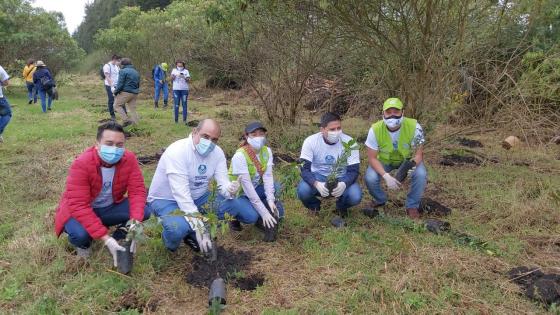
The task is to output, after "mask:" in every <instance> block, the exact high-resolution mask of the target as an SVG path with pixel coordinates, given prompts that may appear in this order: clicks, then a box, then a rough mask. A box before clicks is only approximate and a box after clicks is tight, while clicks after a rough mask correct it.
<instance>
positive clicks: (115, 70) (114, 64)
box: [103, 55, 121, 119]
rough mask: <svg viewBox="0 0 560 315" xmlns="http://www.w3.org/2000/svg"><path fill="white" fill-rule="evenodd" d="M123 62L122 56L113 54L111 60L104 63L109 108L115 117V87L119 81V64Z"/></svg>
mask: <svg viewBox="0 0 560 315" xmlns="http://www.w3.org/2000/svg"><path fill="white" fill-rule="evenodd" d="M120 63H121V57H120V56H118V55H113V57H112V58H111V61H109V62H108V63H106V64H105V65H103V74H104V75H105V80H104V83H105V91H106V92H107V108H108V109H109V114H111V118H112V119H115V109H114V107H113V103H114V102H115V96H114V94H113V93H114V92H115V87H116V86H117V82H118V81H119V70H120V69H119V65H120Z"/></svg>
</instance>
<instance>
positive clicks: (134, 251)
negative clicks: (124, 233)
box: [130, 240, 136, 254]
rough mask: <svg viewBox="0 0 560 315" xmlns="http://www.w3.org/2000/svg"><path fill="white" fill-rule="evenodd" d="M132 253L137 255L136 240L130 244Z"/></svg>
mask: <svg viewBox="0 0 560 315" xmlns="http://www.w3.org/2000/svg"><path fill="white" fill-rule="evenodd" d="M130 252H131V253H133V254H136V241H135V240H132V241H131V242H130Z"/></svg>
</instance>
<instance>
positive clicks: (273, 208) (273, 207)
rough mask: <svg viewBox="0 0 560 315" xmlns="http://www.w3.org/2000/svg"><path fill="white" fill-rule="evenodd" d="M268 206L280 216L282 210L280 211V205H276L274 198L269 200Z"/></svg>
mask: <svg viewBox="0 0 560 315" xmlns="http://www.w3.org/2000/svg"><path fill="white" fill-rule="evenodd" d="M268 207H269V208H270V211H271V212H272V213H274V214H275V215H276V217H280V212H279V211H278V207H276V202H274V200H268Z"/></svg>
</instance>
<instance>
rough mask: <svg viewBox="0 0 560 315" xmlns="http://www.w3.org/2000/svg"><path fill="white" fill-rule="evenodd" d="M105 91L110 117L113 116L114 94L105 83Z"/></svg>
mask: <svg viewBox="0 0 560 315" xmlns="http://www.w3.org/2000/svg"><path fill="white" fill-rule="evenodd" d="M105 92H107V108H108V109H109V114H110V115H111V118H115V108H114V107H113V104H114V103H115V96H114V95H113V92H111V87H110V86H108V85H105Z"/></svg>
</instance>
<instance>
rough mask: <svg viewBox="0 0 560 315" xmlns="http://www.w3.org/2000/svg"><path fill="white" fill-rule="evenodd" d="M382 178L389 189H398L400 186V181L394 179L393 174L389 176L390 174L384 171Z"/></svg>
mask: <svg viewBox="0 0 560 315" xmlns="http://www.w3.org/2000/svg"><path fill="white" fill-rule="evenodd" d="M383 179H384V180H385V183H386V184H387V187H389V189H390V190H396V189H399V188H400V186H401V183H399V181H398V180H396V179H395V178H394V177H393V176H391V174H389V173H385V174H384V175H383Z"/></svg>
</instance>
